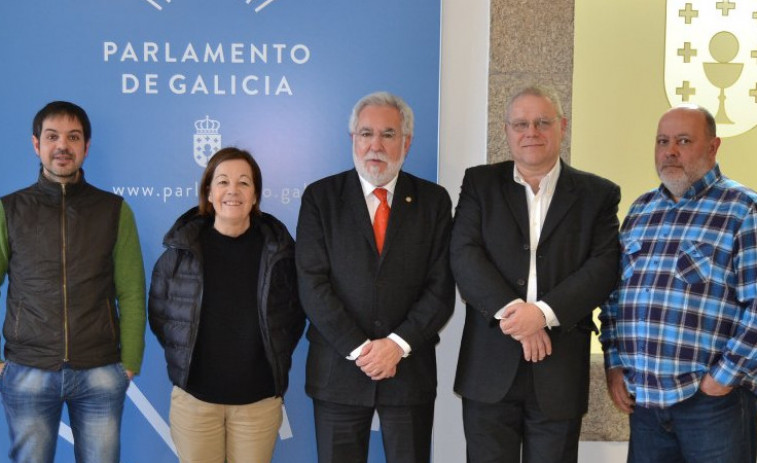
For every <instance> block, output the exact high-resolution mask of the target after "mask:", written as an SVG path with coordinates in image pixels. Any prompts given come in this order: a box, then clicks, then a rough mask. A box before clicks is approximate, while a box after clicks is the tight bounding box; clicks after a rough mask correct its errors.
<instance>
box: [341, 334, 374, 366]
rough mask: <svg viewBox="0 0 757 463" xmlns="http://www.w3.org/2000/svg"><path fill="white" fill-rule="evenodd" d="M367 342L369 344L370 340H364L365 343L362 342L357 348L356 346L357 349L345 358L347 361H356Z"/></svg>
mask: <svg viewBox="0 0 757 463" xmlns="http://www.w3.org/2000/svg"><path fill="white" fill-rule="evenodd" d="M369 342H371V340H370V339H366V340H365V342H363V343H362V344H360V345H359V346H357V349H355V350H353V351H352V352H350V355H348V356H347V357H346V358H347V360H353V361H354V360H357V358H358V357H360V352H362V351H363V347H365V346H366V344H368V343H369Z"/></svg>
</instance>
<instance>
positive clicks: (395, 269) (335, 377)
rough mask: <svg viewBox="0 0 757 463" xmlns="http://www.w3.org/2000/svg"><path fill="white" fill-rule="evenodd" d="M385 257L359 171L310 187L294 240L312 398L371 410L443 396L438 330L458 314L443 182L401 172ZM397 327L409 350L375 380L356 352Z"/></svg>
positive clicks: (448, 206)
mask: <svg viewBox="0 0 757 463" xmlns="http://www.w3.org/2000/svg"><path fill="white" fill-rule="evenodd" d="M391 206H392V209H391V213H390V216H389V224H388V226H387V232H386V241H385V243H384V251H383V253H382V255H381V256H380V257H379V255H378V253H377V250H376V243H375V239H374V237H373V228H372V226H371V219H370V217H369V215H368V208H367V207H366V204H365V198H364V196H363V191H362V189H361V186H360V180H359V178H358V174H357V172H356V171H355V170H354V169H353V170H349V171H346V172H342V173H340V174H337V175H334V176H331V177H327V178H325V179H322V180H320V181H318V182H315V183H313V184H311V185H309V186H308V187H307V189H306V190H305V193H304V194H303V196H302V206H301V208H300V215H299V220H298V224H297V244H296V246H295V254H296V262H297V273H298V280H299V289H300V297H301V299H302V305H303V308H304V309H305V313H306V314H307V315H308V318H309V319H310V327H309V328H308V332H307V336H308V340H309V341H310V349H309V352H308V360H307V375H306V384H305V389H306V391H307V393H308V395H310V396H311V397H313V398H316V399H319V400H325V401H330V402H337V403H344V404H352V405H361V406H374V405H375V404H377V403H380V404H388V405H410V404H419V403H427V402H429V401H433V399H434V398H435V397H436V354H435V345H436V344H437V343H438V342H439V336H438V332H439V330H440V329H441V328H442V326H443V325H444V324H445V323H446V322H447V320H448V319H449V317H450V316H451V315H452V311H453V308H454V298H455V287H454V282H453V279H452V273H451V271H450V267H449V238H450V231H451V226H452V219H451V212H452V204H451V202H450V199H449V195H448V194H447V192H446V191H445V190H444V189H443V188H442V187H440V186H438V185H436V184H434V183H431V182H428V181H426V180H422V179H420V178H417V177H415V176H413V175H410V174H407V173H404V172H401V173H400V174H399V179H398V181H397V186H396V188H395V191H394V199H393V201H392V205H391ZM390 333H396V334H397V335H399V336H400V337H402V339H404V340H405V341H407V343H408V344H410V347H411V349H412V352H411V354H410V355H409V356H408V357H407V358H404V359H402V360H401V361H400V363H399V364H398V365H397V374H396V375H395V376H394V377H393V378H389V379H384V380H381V381H372V380H371V379H370V378H369V377H368V376H366V375H365V373H363V372H362V371H361V370H360V368H359V367H357V366H356V365H355V362H352V361H349V360H347V359H346V358H345V357H347V356H348V355H349V354H350V352H352V351H353V350H354V349H355V348H357V347H358V346H360V345H361V344H362V343H363V342H364V341H365V340H366V339H378V338H383V337H386V336H387V335H389V334H390Z"/></svg>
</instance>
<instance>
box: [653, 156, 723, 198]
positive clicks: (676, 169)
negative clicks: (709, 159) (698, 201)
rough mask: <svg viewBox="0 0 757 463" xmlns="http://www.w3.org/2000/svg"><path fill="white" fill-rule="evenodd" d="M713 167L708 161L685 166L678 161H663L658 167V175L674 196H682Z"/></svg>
mask: <svg viewBox="0 0 757 463" xmlns="http://www.w3.org/2000/svg"><path fill="white" fill-rule="evenodd" d="M711 168H712V166H710V165H708V164H706V163H703V162H702V163H697V164H694V165H690V166H684V165H681V164H677V163H663V164H662V165H661V166H659V167H658V168H657V176H658V177H660V181H661V182H662V184H663V185H665V188H667V189H668V191H669V192H670V194H672V195H673V197H674V198H676V199H677V198H681V197H682V196H683V195H684V194H686V192H687V191H688V190H689V188H691V186H692V185H693V184H694V183H696V182H697V181H698V180H699V179H701V178H702V177H704V176H705V174H706V173H707V172H708V171H709V170H710V169H711Z"/></svg>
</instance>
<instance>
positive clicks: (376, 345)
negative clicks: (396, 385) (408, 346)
mask: <svg viewBox="0 0 757 463" xmlns="http://www.w3.org/2000/svg"><path fill="white" fill-rule="evenodd" d="M403 354H404V351H403V350H402V348H401V347H400V346H399V345H398V344H397V343H396V342H394V341H392V340H391V339H389V338H382V339H376V340H374V341H371V342H369V343H368V344H367V345H366V346H365V347H363V351H362V352H361V353H360V357H358V359H357V360H356V361H355V364H356V365H357V366H358V367H360V369H361V370H363V373H365V374H366V375H368V377H370V378H371V379H372V380H374V381H378V380H381V379H386V378H391V377H393V376H394V375H395V374H396V373H397V364H398V363H399V361H400V360H401V359H402V355H403Z"/></svg>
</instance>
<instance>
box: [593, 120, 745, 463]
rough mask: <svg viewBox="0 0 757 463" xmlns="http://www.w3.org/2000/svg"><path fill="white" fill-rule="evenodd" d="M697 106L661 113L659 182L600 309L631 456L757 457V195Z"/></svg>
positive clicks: (626, 239) (628, 222) (631, 221)
mask: <svg viewBox="0 0 757 463" xmlns="http://www.w3.org/2000/svg"><path fill="white" fill-rule="evenodd" d="M719 146H720V139H719V138H718V137H717V136H716V124H715V120H714V119H713V117H712V115H711V114H710V113H709V112H708V111H707V110H706V109H703V108H700V107H697V106H692V105H688V106H682V107H678V108H674V109H671V110H669V111H667V112H666V113H665V114H664V115H663V116H662V118H661V119H660V122H659V125H658V128H657V138H656V142H655V165H656V168H657V173H658V175H659V177H660V180H661V181H662V185H661V186H660V187H659V188H657V189H655V190H652V191H649V192H647V193H645V194H644V195H642V196H641V197H639V198H638V199H637V200H636V201H635V202H634V203H633V204H632V205H631V208H630V210H629V212H628V216H627V217H626V219H625V221H624V222H623V226H622V228H621V233H620V240H621V246H622V250H623V255H622V260H621V280H620V282H619V284H618V287H617V289H616V290H615V291H614V292H613V293H612V294H611V295H610V298H609V299H608V301H607V302H606V303H605V305H604V306H603V308H602V309H603V310H602V314H601V315H600V319H601V321H602V335H601V336H600V341H601V342H602V346H603V348H604V352H605V367H606V369H607V386H608V389H609V392H610V397H611V398H612V400H613V402H614V403H615V405H616V406H617V407H618V408H619V409H620V410H622V411H623V412H625V413H629V414H630V426H631V440H630V442H629V456H628V461H629V462H683V461H686V462H700V461H701V462H710V463H711V462H716V461H717V462H728V463H736V462H748V461H751V462H754V461H755V456H754V449H755V445H757V444H756V440H755V426H754V423H755V399H754V396H753V391H755V389H757V387H756V386H757V347H756V345H757V305H756V299H757V212H756V211H755V207H756V206H757V194H756V193H755V192H754V191H752V190H750V189H748V188H746V187H744V186H742V185H740V184H738V183H737V182H734V181H733V180H730V179H729V178H727V177H725V176H724V175H723V174H721V172H720V168H719V166H718V164H717V163H716V161H715V156H716V154H717V151H718V148H719Z"/></svg>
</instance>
